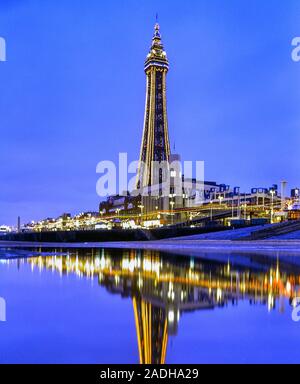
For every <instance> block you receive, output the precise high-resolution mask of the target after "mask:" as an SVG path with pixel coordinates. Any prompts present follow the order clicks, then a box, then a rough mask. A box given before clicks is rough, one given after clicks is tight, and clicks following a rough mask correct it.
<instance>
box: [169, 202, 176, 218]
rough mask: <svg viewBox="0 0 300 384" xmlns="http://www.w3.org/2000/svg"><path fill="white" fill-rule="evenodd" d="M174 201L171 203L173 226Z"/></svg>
mask: <svg viewBox="0 0 300 384" xmlns="http://www.w3.org/2000/svg"><path fill="white" fill-rule="evenodd" d="M174 204H175V203H174V201H170V205H171V220H172V224H173V208H174Z"/></svg>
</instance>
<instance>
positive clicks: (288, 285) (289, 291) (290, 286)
mask: <svg viewBox="0 0 300 384" xmlns="http://www.w3.org/2000/svg"><path fill="white" fill-rule="evenodd" d="M291 290H292V285H291V283H290V282H289V281H288V282H287V283H286V291H287V292H288V293H291Z"/></svg>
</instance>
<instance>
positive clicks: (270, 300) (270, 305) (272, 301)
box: [268, 293, 274, 312]
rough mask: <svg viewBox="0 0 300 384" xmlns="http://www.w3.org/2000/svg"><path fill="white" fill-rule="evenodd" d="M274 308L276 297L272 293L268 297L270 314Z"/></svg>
mask: <svg viewBox="0 0 300 384" xmlns="http://www.w3.org/2000/svg"><path fill="white" fill-rule="evenodd" d="M273 308H274V297H273V295H272V294H271V293H269V295H268V311H269V312H270V311H271V309H273Z"/></svg>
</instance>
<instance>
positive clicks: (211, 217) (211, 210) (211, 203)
mask: <svg viewBox="0 0 300 384" xmlns="http://www.w3.org/2000/svg"><path fill="white" fill-rule="evenodd" d="M213 203H214V202H213V201H212V200H211V201H210V221H212V219H213V206H212V205H213Z"/></svg>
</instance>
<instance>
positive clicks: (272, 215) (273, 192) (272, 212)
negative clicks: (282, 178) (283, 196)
mask: <svg viewBox="0 0 300 384" xmlns="http://www.w3.org/2000/svg"><path fill="white" fill-rule="evenodd" d="M270 193H271V196H272V204H271V224H272V223H273V217H274V195H275V191H274V190H273V189H272V190H271V191H270Z"/></svg>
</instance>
